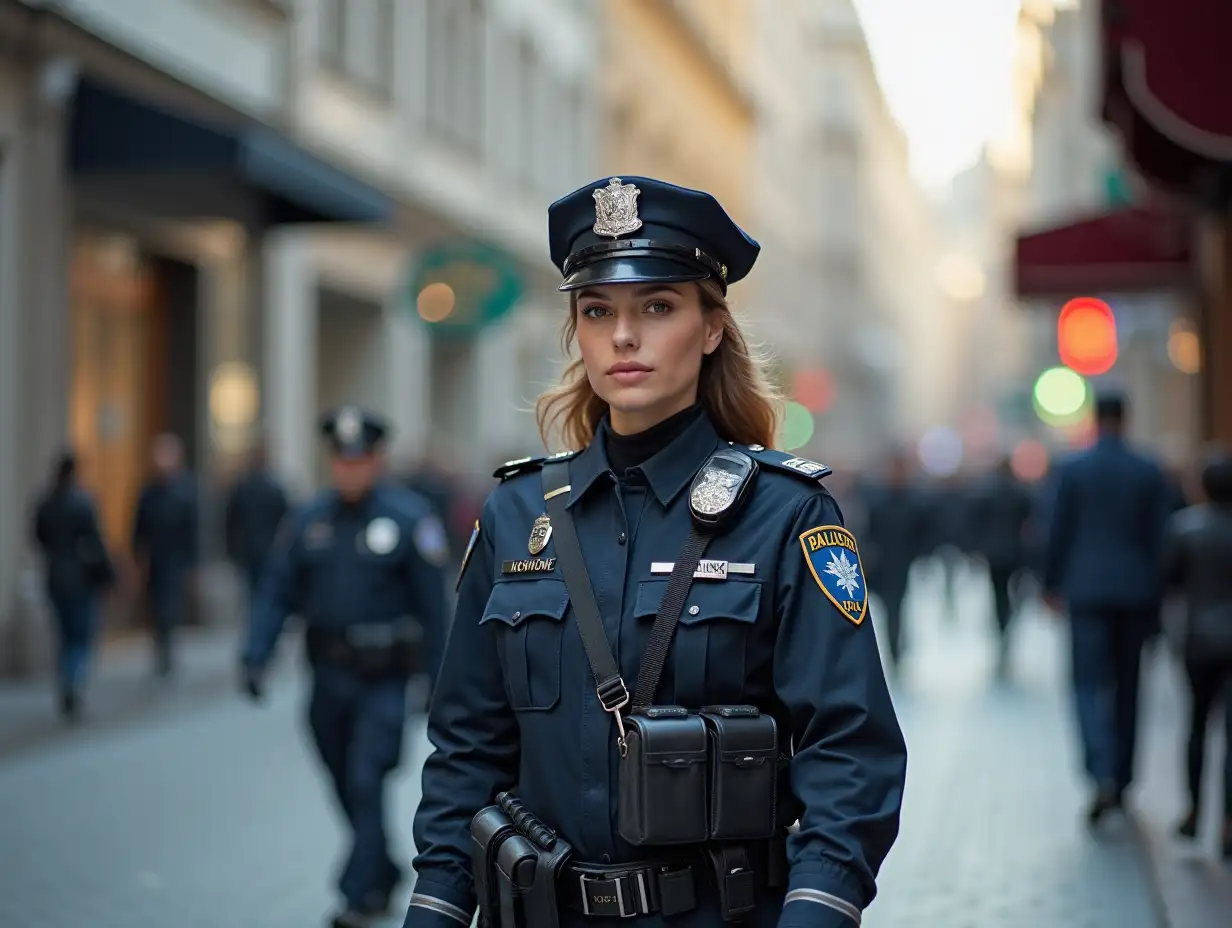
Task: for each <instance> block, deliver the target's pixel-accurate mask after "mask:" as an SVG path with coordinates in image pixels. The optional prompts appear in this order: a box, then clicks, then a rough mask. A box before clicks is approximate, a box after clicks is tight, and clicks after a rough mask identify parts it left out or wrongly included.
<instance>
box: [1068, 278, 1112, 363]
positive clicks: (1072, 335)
mask: <svg viewBox="0 0 1232 928" xmlns="http://www.w3.org/2000/svg"><path fill="white" fill-rule="evenodd" d="M1057 352H1058V354H1060V356H1061V363H1062V364H1064V365H1065V366H1066V367H1068V368H1069V369H1070V370H1072V371H1074V372H1075V373H1078V374H1082V375H1083V376H1084V377H1097V376H1099V375H1100V374H1105V373H1107V372H1108V371H1110V370H1111V369H1112V366H1113V365H1114V364H1116V361H1117V332H1116V316H1115V315H1113V312H1112V307H1111V306H1109V305H1108V304H1107V303H1105V302H1104V301H1103V300H1097V299H1095V298H1094V297H1086V296H1084V297H1078V298H1077V299H1073V300H1070V301H1069V302H1068V303H1066V304H1065V305H1064V306H1063V307H1061V314H1060V315H1059V316H1058V317H1057Z"/></svg>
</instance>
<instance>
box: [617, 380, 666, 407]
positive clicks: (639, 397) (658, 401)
mask: <svg viewBox="0 0 1232 928" xmlns="http://www.w3.org/2000/svg"><path fill="white" fill-rule="evenodd" d="M603 401H604V402H605V403H607V404H608V406H610V407H611V408H612V409H615V410H617V411H619V412H645V411H646V410H648V409H654V408H655V407H656V406H659V405H662V403H663V401H664V397H662V396H660V395H659V394H658V392H657V391H652V390H647V389H646V388H645V387H644V386H642V385H641V384H638V385H636V386H632V387H616V388H615V389H614V390H608V391H607V395H606V396H604V397H603Z"/></svg>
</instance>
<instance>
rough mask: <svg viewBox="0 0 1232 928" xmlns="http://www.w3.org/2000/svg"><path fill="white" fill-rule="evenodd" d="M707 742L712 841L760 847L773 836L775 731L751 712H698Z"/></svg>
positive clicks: (710, 709) (718, 708)
mask: <svg viewBox="0 0 1232 928" xmlns="http://www.w3.org/2000/svg"><path fill="white" fill-rule="evenodd" d="M701 717H702V719H703V720H704V721H705V725H706V732H707V735H708V736H709V739H710V784H709V786H710V789H709V795H710V835H709V836H710V838H711V839H712V840H714V841H758V840H761V839H763V838H771V837H773V836H774V835H775V833H776V824H777V818H778V808H777V799H778V777H779V769H778V753H779V751H778V747H779V746H778V727H777V725H776V724H775V721H774V717H773V716H770V715H763V714H762V713H761V712H759V711H758V710H757V708H756V707H754V706H708V707H706V708H704V709H702V711H701Z"/></svg>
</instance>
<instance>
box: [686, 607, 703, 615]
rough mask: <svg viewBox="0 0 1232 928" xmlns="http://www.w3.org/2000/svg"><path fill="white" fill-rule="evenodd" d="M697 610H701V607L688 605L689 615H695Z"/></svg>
mask: <svg viewBox="0 0 1232 928" xmlns="http://www.w3.org/2000/svg"><path fill="white" fill-rule="evenodd" d="M699 612H701V609H699V608H698V607H697V606H690V607H689V615H697V614H698V613H699Z"/></svg>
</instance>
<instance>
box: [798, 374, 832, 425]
mask: <svg viewBox="0 0 1232 928" xmlns="http://www.w3.org/2000/svg"><path fill="white" fill-rule="evenodd" d="M792 395H793V396H794V397H795V399H796V402H797V403H799V404H800V405H801V406H803V407H804V408H805V409H807V410H808V411H809V412H812V413H814V414H820V413H823V412H825V411H826V410H827V409H829V408H830V404H831V403H832V402H833V401H834V379H833V378H832V377H831V376H830V372H829V371H825V370H808V371H797V372H796V374H795V376H794V377H793V378H792Z"/></svg>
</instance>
